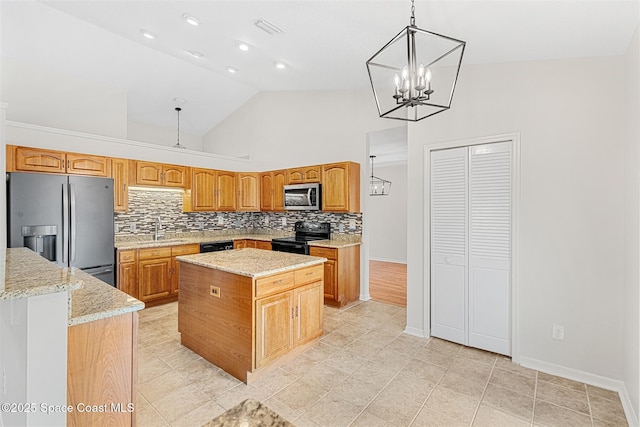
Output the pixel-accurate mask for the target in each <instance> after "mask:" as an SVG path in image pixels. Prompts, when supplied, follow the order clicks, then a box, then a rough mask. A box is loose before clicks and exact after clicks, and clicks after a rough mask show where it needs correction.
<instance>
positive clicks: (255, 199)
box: [238, 172, 260, 212]
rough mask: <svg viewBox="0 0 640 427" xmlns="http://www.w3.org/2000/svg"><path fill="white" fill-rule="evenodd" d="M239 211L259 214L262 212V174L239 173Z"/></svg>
mask: <svg viewBox="0 0 640 427" xmlns="http://www.w3.org/2000/svg"><path fill="white" fill-rule="evenodd" d="M238 210H239V211H250V212H257V211H259V210H260V174H259V173H254V172H238Z"/></svg>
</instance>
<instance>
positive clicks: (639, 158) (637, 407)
mask: <svg viewBox="0 0 640 427" xmlns="http://www.w3.org/2000/svg"><path fill="white" fill-rule="evenodd" d="M639 32H640V31H639V30H638V29H636V32H635V35H634V37H633V39H632V41H631V44H630V45H629V50H628V53H627V64H626V67H627V76H626V77H627V93H628V94H629V97H628V103H627V122H628V123H627V137H626V141H625V142H626V144H625V151H624V156H625V165H624V172H625V176H624V181H625V187H624V188H625V210H624V231H625V233H624V235H625V242H624V256H625V257H624V261H625V266H624V267H625V268H624V336H623V340H624V383H625V388H626V390H627V393H628V396H629V400H630V405H631V407H632V408H633V412H634V419H635V422H636V424H638V417H639V416H640V366H639V365H640V349H639V345H640V318H639V316H638V312H639V311H640V120H639V117H640V52H639V51H640V41H639Z"/></svg>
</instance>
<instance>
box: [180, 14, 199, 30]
mask: <svg viewBox="0 0 640 427" xmlns="http://www.w3.org/2000/svg"><path fill="white" fill-rule="evenodd" d="M182 17H183V18H184V20H185V21H187V22H188V23H189V24H191V25H193V26H194V27H197V26H198V25H200V20H199V19H198V18H194V17H193V16H191V15H189V14H187V13H183V14H182Z"/></svg>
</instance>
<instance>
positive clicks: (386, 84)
mask: <svg viewBox="0 0 640 427" xmlns="http://www.w3.org/2000/svg"><path fill="white" fill-rule="evenodd" d="M415 20H416V19H415V5H414V0H411V19H410V21H409V25H408V26H407V27H405V28H404V29H403V30H402V31H400V32H399V33H398V35H396V36H395V37H394V38H393V39H391V41H390V42H389V43H387V44H386V45H384V47H382V49H380V50H379V51H378V52H377V53H376V54H375V55H373V56H372V57H371V59H369V60H368V61H367V70H368V71H369V79H370V80H371V87H372V88H373V95H374V96H375V99H376V104H377V106H378V113H379V114H380V117H385V118H389V119H397V120H408V121H414V122H417V121H418V120H422V119H424V118H426V117H429V116H432V115H434V114H437V113H440V112H442V111H444V110H448V109H449V108H450V107H451V100H452V98H453V91H454V89H455V87H456V82H457V80H458V73H459V72H460V64H461V63H462V55H463V53H464V48H465V45H466V42H463V41H461V40H457V39H454V38H451V37H447V36H443V35H441V34H437V33H433V32H431V31H426V30H422V29H420V28H418V27H416V25H415Z"/></svg>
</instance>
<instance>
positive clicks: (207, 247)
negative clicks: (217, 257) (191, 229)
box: [200, 240, 233, 253]
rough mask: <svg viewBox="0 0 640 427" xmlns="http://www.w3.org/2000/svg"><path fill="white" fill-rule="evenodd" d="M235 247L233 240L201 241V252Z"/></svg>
mask: <svg viewBox="0 0 640 427" xmlns="http://www.w3.org/2000/svg"><path fill="white" fill-rule="evenodd" d="M230 249H233V240H223V241H221V242H203V243H200V253H204V252H218V251H228V250H230Z"/></svg>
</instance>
